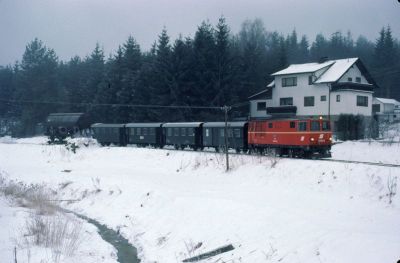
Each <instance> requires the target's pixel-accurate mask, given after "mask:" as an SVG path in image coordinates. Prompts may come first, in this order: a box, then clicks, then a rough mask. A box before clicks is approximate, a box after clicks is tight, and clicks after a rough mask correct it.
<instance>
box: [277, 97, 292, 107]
mask: <svg viewBox="0 0 400 263" xmlns="http://www.w3.org/2000/svg"><path fill="white" fill-rule="evenodd" d="M280 105H281V106H291V105H293V98H292V97H290V98H281V99H280Z"/></svg>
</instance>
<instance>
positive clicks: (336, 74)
mask: <svg viewBox="0 0 400 263" xmlns="http://www.w3.org/2000/svg"><path fill="white" fill-rule="evenodd" d="M357 60H358V58H345V59H336V60H328V61H326V62H323V63H304V64H292V65H290V66H289V67H287V68H285V69H283V70H281V71H278V72H275V73H273V74H272V76H278V75H288V74H300V73H313V72H316V71H318V70H320V69H323V68H326V71H325V72H324V73H323V74H321V76H319V78H318V79H317V80H316V81H315V82H314V83H330V82H336V81H338V80H339V79H340V78H341V77H342V76H343V75H344V74H345V73H346V72H347V71H348V70H349V68H350V67H351V66H353V64H354V63H356V62H357ZM271 84H272V83H270V84H269V85H268V87H269V86H270V85H271ZM274 84H275V83H274ZM272 85H273V84H272Z"/></svg>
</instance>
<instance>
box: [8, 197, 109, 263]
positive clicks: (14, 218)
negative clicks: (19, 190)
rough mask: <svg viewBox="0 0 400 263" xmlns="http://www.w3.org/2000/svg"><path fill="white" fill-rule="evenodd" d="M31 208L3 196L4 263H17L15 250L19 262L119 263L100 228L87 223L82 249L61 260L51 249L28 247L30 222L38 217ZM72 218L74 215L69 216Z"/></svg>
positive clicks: (84, 224)
mask: <svg viewBox="0 0 400 263" xmlns="http://www.w3.org/2000/svg"><path fill="white" fill-rule="evenodd" d="M34 213H35V211H32V210H31V209H28V208H21V207H18V206H15V205H14V204H12V202H10V201H9V200H7V199H6V198H5V197H4V196H0V225H1V228H0V259H1V262H14V248H16V249H17V261H18V262H21V263H29V262H43V263H47V262H49V263H50V262H51V263H55V262H63V263H80V262H102V263H116V262H117V261H116V251H115V249H114V248H113V247H112V246H111V245H110V244H108V243H106V242H105V241H104V240H102V239H101V237H100V236H99V234H98V233H97V228H96V227H95V226H93V225H91V224H89V223H86V222H85V221H83V220H79V219H77V218H75V220H79V221H81V222H82V230H81V236H80V241H81V243H80V246H79V248H78V250H77V251H75V253H74V254H73V255H71V256H65V255H62V254H61V256H60V258H59V259H58V260H56V259H55V258H54V254H53V253H52V251H51V249H50V248H45V247H40V246H35V245H32V244H31V245H28V244H27V243H26V242H25V238H26V227H25V225H26V222H27V220H29V218H30V216H31V215H32V214H34ZM68 216H71V215H68Z"/></svg>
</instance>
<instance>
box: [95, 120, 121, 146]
mask: <svg viewBox="0 0 400 263" xmlns="http://www.w3.org/2000/svg"><path fill="white" fill-rule="evenodd" d="M91 128H92V130H93V137H94V138H95V139H96V140H97V141H98V142H99V143H100V144H101V145H110V144H115V145H120V146H125V145H126V134H125V124H105V123H95V124H93V125H92V127H91Z"/></svg>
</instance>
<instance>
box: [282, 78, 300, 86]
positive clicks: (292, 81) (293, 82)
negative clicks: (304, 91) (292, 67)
mask: <svg viewBox="0 0 400 263" xmlns="http://www.w3.org/2000/svg"><path fill="white" fill-rule="evenodd" d="M292 86H297V77H290V78H282V87H292Z"/></svg>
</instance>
